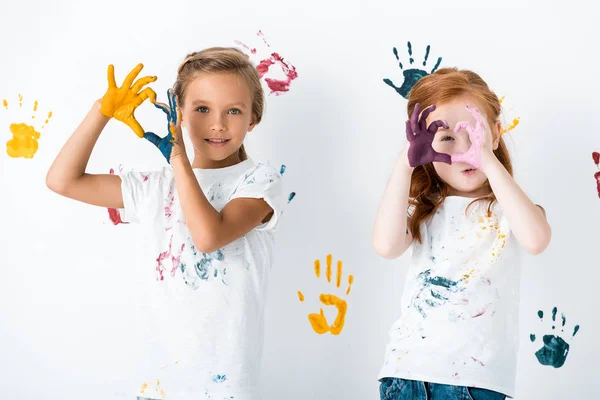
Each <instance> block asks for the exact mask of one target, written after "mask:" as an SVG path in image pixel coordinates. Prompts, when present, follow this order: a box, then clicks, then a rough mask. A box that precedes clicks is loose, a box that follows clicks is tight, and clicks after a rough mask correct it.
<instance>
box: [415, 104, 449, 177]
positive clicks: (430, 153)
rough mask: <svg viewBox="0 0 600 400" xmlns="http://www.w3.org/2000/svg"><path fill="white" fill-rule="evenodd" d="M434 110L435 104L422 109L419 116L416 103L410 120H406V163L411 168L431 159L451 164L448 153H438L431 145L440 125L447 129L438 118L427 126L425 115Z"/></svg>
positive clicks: (419, 108) (418, 105) (418, 108)
mask: <svg viewBox="0 0 600 400" xmlns="http://www.w3.org/2000/svg"><path fill="white" fill-rule="evenodd" d="M434 110H435V104H434V105H432V106H429V107H427V108H426V109H425V110H423V114H422V115H421V118H419V114H420V111H421V105H420V104H419V103H417V104H416V105H415V109H414V110H413V113H412V116H411V117H410V120H408V121H406V139H408V142H409V145H410V147H409V148H408V163H409V165H410V166H411V167H413V168H414V167H418V166H419V165H424V164H427V163H430V162H432V161H436V162H445V163H446V164H452V159H451V157H450V156H449V155H448V154H443V153H438V152H437V151H435V150H434V149H433V147H432V146H431V144H432V143H433V139H434V138H435V133H436V132H437V130H438V129H439V128H440V127H444V128H445V129H448V125H446V123H445V122H443V121H440V120H437V121H433V122H432V123H431V124H430V125H429V128H428V127H427V125H426V123H427V122H426V120H427V117H428V116H429V114H431V112H432V111H434Z"/></svg>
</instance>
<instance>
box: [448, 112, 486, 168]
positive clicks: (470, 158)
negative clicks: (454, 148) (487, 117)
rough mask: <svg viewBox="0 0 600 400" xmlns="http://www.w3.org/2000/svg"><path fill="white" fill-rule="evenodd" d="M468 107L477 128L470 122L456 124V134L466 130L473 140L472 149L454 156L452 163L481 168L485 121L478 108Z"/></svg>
mask: <svg viewBox="0 0 600 400" xmlns="http://www.w3.org/2000/svg"><path fill="white" fill-rule="evenodd" d="M466 107H467V110H469V112H470V113H471V114H472V115H473V117H474V118H475V121H476V124H475V128H473V126H472V125H471V124H470V123H469V122H468V121H462V122H459V123H457V124H456V127H455V128H454V132H458V131H460V130H461V129H466V130H467V133H468V134H469V139H470V140H471V147H470V148H469V150H468V151H467V152H466V153H454V154H452V162H466V163H468V164H471V165H472V166H473V167H475V168H481V148H482V145H483V135H484V134H485V121H484V119H483V117H482V116H481V114H480V113H479V110H477V108H476V107H469V106H466Z"/></svg>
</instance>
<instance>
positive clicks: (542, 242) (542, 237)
mask: <svg viewBox="0 0 600 400" xmlns="http://www.w3.org/2000/svg"><path fill="white" fill-rule="evenodd" d="M550 240H552V230H551V229H550V226H547V228H546V229H545V230H544V232H542V233H540V234H539V235H536V240H534V241H531V243H529V244H528V246H526V247H525V250H526V251H527V252H528V253H530V254H532V255H534V256H537V255H539V254H542V253H543V252H544V251H545V250H546V249H547V248H548V245H549V244H550Z"/></svg>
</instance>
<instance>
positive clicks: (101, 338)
mask: <svg viewBox="0 0 600 400" xmlns="http://www.w3.org/2000/svg"><path fill="white" fill-rule="evenodd" d="M488 4H489V5H488ZM590 4H591V3H590ZM587 7H588V6H586V5H585V3H584V2H583V1H582V0H576V1H570V2H561V3H560V4H552V2H548V1H533V0H530V1H526V0H518V1H517V0H506V1H503V2H494V3H493V4H492V3H491V2H483V3H482V2H480V1H475V0H472V1H448V0H432V1H428V2H413V3H408V2H397V1H396V2H392V1H378V2H375V1H371V2H370V3H369V4H368V5H367V2H366V1H365V2H359V1H352V0H347V1H344V2H342V1H315V0H306V1H302V2H280V1H275V0H272V1H264V2H256V1H241V0H239V1H238V0H232V1H227V2H217V1H210V2H209V1H206V0H205V1H202V0H198V1H170V2H158V1H154V0H152V1H150V0H148V1H144V2H138V3H133V2H127V1H124V0H121V1H113V0H106V1H103V2H95V3H91V2H74V1H73V2H66V1H51V0H50V1H42V0H39V1H20V2H8V1H6V0H2V4H1V7H0V10H2V11H1V12H0V49H1V52H0V55H1V63H0V99H7V100H8V101H9V109H8V110H5V109H4V108H0V135H1V136H0V137H1V138H2V141H3V142H4V141H7V140H8V139H10V132H9V129H8V126H9V124H10V123H12V122H21V121H22V120H24V118H30V115H31V107H32V104H33V101H34V100H38V101H39V110H38V115H39V116H40V117H43V116H45V115H46V113H47V111H49V110H51V111H53V113H54V116H53V117H52V119H51V121H50V123H49V125H48V126H47V127H46V129H45V130H44V131H43V132H42V137H41V139H40V141H39V143H40V148H39V151H38V152H37V154H36V155H35V157H34V158H33V159H29V160H25V159H12V158H9V157H8V155H6V153H5V152H4V150H2V153H1V154H0V193H1V194H2V195H1V196H0V210H2V211H1V212H2V214H1V215H2V218H1V220H0V221H1V222H0V226H1V228H2V229H0V251H1V257H0V274H1V277H0V393H2V395H1V396H0V397H1V398H2V399H36V398H38V396H39V397H42V396H43V398H44V399H80V398H86V399H90V400H92V399H112V398H115V399H132V398H133V397H132V396H131V395H130V394H128V393H125V391H124V388H125V387H126V378H127V374H128V370H129V366H130V362H131V361H130V359H131V357H130V354H129V352H128V348H130V344H131V340H132V339H131V337H130V335H129V328H130V324H131V322H130V314H131V312H132V311H133V307H134V305H133V303H132V296H131V295H130V290H129V287H130V282H131V280H132V279H134V277H133V276H132V273H133V268H132V265H133V262H134V256H135V254H134V253H133V252H132V250H131V241H132V237H133V235H135V229H136V227H135V226H124V225H119V226H113V225H112V224H111V223H110V222H109V220H108V214H107V211H106V210H105V209H101V208H94V207H91V206H87V205H84V204H79V203H76V202H73V201H71V200H68V199H64V198H61V197H59V196H57V195H55V194H53V193H51V192H50V191H49V190H47V189H46V187H45V184H44V178H45V174H46V171H47V169H48V167H49V165H50V163H51V162H52V160H53V158H54V157H55V156H56V154H57V152H58V151H59V149H60V147H61V146H62V145H63V143H64V142H65V141H66V139H67V138H68V136H69V135H70V134H71V132H72V131H73V130H74V129H75V127H76V126H77V125H78V123H79V122H80V120H81V119H82V118H83V116H84V115H85V113H86V112H87V111H88V110H89V108H90V107H91V105H92V103H93V101H94V100H95V99H97V98H99V97H101V96H102V95H103V93H104V91H105V88H106V66H107V65H108V64H109V63H114V64H115V68H116V74H117V81H118V82H121V81H122V80H123V78H124V77H125V75H126V73H127V72H128V71H129V70H130V69H131V68H133V66H135V64H137V63H138V62H143V63H144V64H145V68H144V70H143V71H142V73H143V74H148V75H157V76H158V77H159V80H158V81H157V82H156V83H155V84H153V88H154V89H155V90H156V91H157V93H158V94H159V98H161V99H163V100H164V99H165V96H164V93H165V91H166V89H167V88H168V87H170V85H171V84H172V82H173V80H174V77H175V72H176V67H177V65H178V64H179V62H180V61H181V60H182V59H183V57H184V56H185V54H187V53H188V52H190V51H194V50H199V49H201V48H204V47H209V46H214V45H225V46H228V45H233V44H234V40H242V41H244V42H246V43H248V44H251V45H254V46H256V47H258V48H259V50H260V49H263V47H261V44H262V42H261V40H260V39H259V38H258V37H256V36H255V33H256V32H257V31H258V30H259V29H262V31H263V32H264V33H265V35H266V37H267V39H268V40H269V42H270V44H271V45H272V47H273V50H275V51H278V52H279V53H280V54H281V55H283V56H284V57H285V58H286V59H287V60H289V61H290V62H291V63H292V64H293V65H295V66H296V68H297V71H298V74H299V78H298V79H297V80H296V81H294V82H293V83H292V85H291V90H290V92H289V93H287V94H285V95H282V96H278V97H276V96H269V97H268V99H267V113H266V116H265V119H264V122H263V123H262V124H261V125H260V126H259V128H258V129H256V130H255V131H254V132H253V133H252V134H251V135H250V136H249V138H248V140H247V147H248V150H249V153H250V155H251V156H252V157H253V158H254V159H255V160H260V159H269V160H271V161H272V162H273V163H275V164H278V163H283V164H286V165H287V167H288V169H287V172H286V175H285V181H286V185H287V189H288V190H290V191H292V190H293V191H295V192H297V196H296V199H295V200H294V201H293V202H292V203H291V205H290V207H289V208H288V210H287V211H286V213H285V214H284V220H283V224H282V227H281V230H280V233H279V239H278V248H277V252H276V267H275V268H274V270H273V273H272V275H271V281H270V287H269V300H268V308H267V311H266V316H267V327H266V328H267V330H266V345H265V355H264V369H263V371H264V374H263V380H262V388H263V393H264V394H263V398H264V399H267V400H271V399H273V400H274V399H290V400H296V399H297V400H300V399H317V400H321V399H323V400H324V399H378V382H377V381H376V376H377V373H378V371H379V368H380V366H381V363H382V360H383V351H384V346H385V344H386V342H387V331H388V329H389V328H390V326H391V324H392V323H393V321H394V319H395V317H396V316H397V312H398V310H399V304H398V302H399V299H400V294H401V290H402V287H403V282H404V274H405V271H406V268H407V261H408V260H407V259H406V258H405V257H402V258H400V259H398V260H395V261H386V260H383V259H381V258H379V257H377V256H376V255H375V254H374V252H373V251H372V250H371V245H370V234H371V229H372V224H373V221H374V217H375V213H376V210H377V206H378V203H379V200H380V196H381V194H382V192H383V189H384V186H385V184H386V181H387V178H388V176H389V173H390V171H391V167H392V164H393V162H394V159H395V157H396V155H397V153H398V152H399V151H400V149H401V148H400V147H401V144H402V141H403V136H404V120H405V119H406V111H405V107H406V100H404V99H403V98H401V97H400V96H399V95H398V94H396V93H395V92H394V91H393V90H392V89H391V88H389V87H388V86H386V85H385V84H384V83H383V82H382V79H383V78H391V79H393V80H394V81H395V82H398V83H401V77H402V75H401V71H400V70H399V69H398V67H397V63H396V60H395V58H394V56H393V54H392V47H393V46H397V47H398V50H399V52H400V56H401V57H403V58H402V60H403V62H404V64H405V65H407V64H408V56H407V54H406V42H407V41H409V40H410V41H411V42H412V44H413V50H414V56H415V60H416V62H417V63H418V62H420V61H421V60H422V58H423V55H424V49H425V47H426V45H428V44H430V45H431V54H430V58H429V62H428V67H429V68H431V67H432V66H433V65H434V64H435V60H436V59H437V57H438V56H442V57H443V62H442V66H458V67H462V68H469V69H472V70H474V71H476V72H478V73H480V74H481V75H482V76H483V77H484V79H486V80H487V81H488V83H489V84H490V85H491V87H492V88H494V89H495V90H496V91H497V92H498V93H499V94H501V95H505V96H506V103H505V104H506V105H507V106H508V105H509V104H510V105H511V106H512V107H514V110H512V111H511V113H509V114H510V115H509V116H520V117H521V123H520V124H519V126H518V127H517V128H516V129H515V130H514V131H513V133H512V134H510V135H509V136H508V142H509V144H510V147H511V149H512V150H513V153H512V154H513V157H514V163H515V169H516V178H517V180H518V182H519V183H520V184H521V185H522V187H523V188H524V189H525V191H526V192H527V193H529V194H530V195H531V196H533V198H534V199H535V200H536V201H537V202H538V203H540V204H542V205H544V206H545V208H546V210H547V213H548V218H549V220H550V222H551V225H552V227H553V240H552V243H551V245H550V247H549V248H548V249H547V251H546V252H545V253H544V254H542V255H540V256H537V257H531V256H530V257H527V258H526V259H525V263H524V265H523V271H524V272H523V276H522V298H521V333H520V339H521V343H522V345H521V351H520V357H519V368H518V380H517V398H518V399H519V400H521V399H588V398H595V397H596V396H597V395H596V392H597V388H596V386H597V382H596V381H597V378H598V364H597V363H598V361H597V360H598V359H599V358H600V345H599V344H598V343H599V341H598V339H597V337H598V332H599V329H600V321H599V318H598V312H597V311H598V304H599V303H598V281H599V279H600V272H599V271H600V269H599V267H600V261H598V260H599V259H598V245H599V244H600V243H599V241H598V240H599V234H598V226H599V224H600V199H599V198H598V195H597V193H596V184H595V181H594V178H593V174H594V172H596V171H597V169H596V166H595V165H594V164H593V162H592V158H591V153H592V151H600V134H599V133H600V132H599V131H600V128H599V127H598V125H597V123H596V120H597V118H596V117H597V115H598V112H599V110H600V107H599V105H600V104H599V101H598V99H597V93H598V89H600V79H599V78H598V74H597V71H596V69H597V65H598V61H599V60H598V53H597V43H596V42H595V39H593V38H597V37H600V29H599V28H598V23H597V20H596V18H595V15H596V14H595V13H594V12H593V10H591V9H588V8H587ZM589 7H593V6H591V5H590V6H589ZM18 94H22V95H23V98H24V100H23V110H25V111H24V114H23V116H21V114H20V113H21V112H22V111H23V110H19V108H18V107H17V103H18V100H17V96H18ZM136 116H137V117H138V119H139V120H140V121H141V122H142V123H143V125H144V127H145V128H146V129H148V130H150V129H153V130H155V131H160V132H162V128H163V127H164V125H165V124H164V121H163V115H162V113H160V112H157V111H156V110H155V109H154V108H153V107H152V106H151V105H150V104H149V103H145V104H144V105H143V106H142V107H141V108H140V109H138V111H137V113H136ZM40 117H38V118H40ZM38 127H39V125H38ZM119 164H125V165H126V166H128V167H138V168H140V169H143V168H158V167H160V166H161V165H163V160H162V156H161V155H160V154H159V153H158V152H157V151H156V150H155V149H154V148H152V146H150V145H149V144H148V143H146V142H143V141H141V140H139V139H137V137H135V135H134V134H133V133H132V132H131V131H130V130H129V128H127V127H126V126H125V125H123V124H121V123H118V122H115V121H113V122H111V123H110V124H109V125H108V128H107V129H106V131H105V133H104V134H103V135H102V136H101V138H100V141H99V143H98V145H97V148H96V150H95V153H94V154H93V156H92V159H91V161H90V164H89V170H90V171H92V172H98V173H105V172H107V171H108V169H109V168H117V167H118V165H119ZM328 253H331V254H333V257H334V260H337V259H341V260H343V261H344V263H345V272H347V273H353V274H354V275H355V277H356V280H355V284H354V286H353V290H352V293H351V294H350V295H349V296H348V304H349V306H348V307H349V310H348V315H347V322H346V327H345V328H344V330H343V332H342V334H341V335H339V336H337V337H334V336H331V335H329V334H328V335H317V334H315V333H314V332H313V331H312V329H311V328H310V325H309V323H308V319H307V315H308V314H309V313H311V312H318V307H317V302H316V299H317V298H318V294H319V293H321V292H323V291H326V290H329V289H328V288H326V287H325V286H320V285H323V283H322V282H319V281H318V280H317V279H316V278H315V276H314V273H313V269H312V268H313V267H312V263H313V261H314V260H315V259H317V258H319V259H321V260H324V259H325V256H326V255H327V254H328ZM515 279H516V277H515ZM298 290H302V292H303V293H304V294H305V295H306V297H307V300H306V301H305V302H304V303H300V302H299V301H298V298H297V294H296V293H297V291H298ZM555 305H556V306H558V307H559V312H564V313H565V314H566V316H567V328H568V329H567V330H568V331H567V330H566V331H565V333H564V335H565V339H567V338H570V333H571V331H572V326H573V324H574V323H577V324H579V325H580V326H581V330H580V332H579V334H578V335H577V336H576V337H575V338H574V339H573V340H571V341H570V343H571V352H570V354H569V356H568V358H567V361H566V363H565V365H564V366H563V367H562V368H559V369H554V368H551V367H545V366H542V365H540V364H539V363H538V362H537V360H536V358H535V356H534V353H535V351H536V350H537V348H538V347H536V345H538V344H539V341H540V338H541V336H542V335H543V334H545V333H548V331H545V330H544V329H545V328H546V329H550V327H549V326H547V325H544V324H541V323H540V322H539V320H538V319H537V316H536V312H537V310H538V309H542V310H544V311H545V312H546V315H549V314H550V310H551V309H552V307H554V306H555ZM328 311H329V310H328ZM328 315H329V314H328ZM530 333H536V334H537V336H538V342H536V344H535V345H534V344H532V343H530V342H529V334H530ZM83 393H88V395H86V396H85V397H84V396H83V395H82V394H83Z"/></svg>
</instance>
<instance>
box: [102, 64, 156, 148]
mask: <svg viewBox="0 0 600 400" xmlns="http://www.w3.org/2000/svg"><path fill="white" fill-rule="evenodd" d="M142 68H144V65H143V64H138V65H137V66H136V67H135V68H134V69H133V70H131V72H130V73H129V75H127V77H126V78H125V80H124V81H123V85H122V86H121V87H117V83H116V81H115V67H114V66H113V65H112V64H111V65H109V66H108V89H107V90H106V93H105V94H104V96H103V97H102V106H101V107H100V112H101V113H102V114H103V115H104V116H105V117H107V118H115V119H118V120H119V121H121V122H124V123H125V124H126V125H127V126H129V127H130V128H131V129H133V131H134V132H135V134H136V135H138V136H139V137H140V138H143V137H144V129H143V128H142V126H141V125H140V123H139V122H138V121H137V120H136V119H135V116H134V115H133V113H134V111H135V109H136V108H137V107H138V106H139V105H140V104H142V103H143V102H144V100H146V99H148V98H149V99H150V101H151V102H152V103H155V102H156V93H155V92H154V90H152V89H151V88H149V87H147V88H145V89H144V90H142V88H143V87H144V86H146V85H148V84H149V83H151V82H154V81H156V76H145V77H143V78H140V79H138V80H137V81H136V82H135V83H133V80H134V79H135V78H136V77H137V76H138V74H139V73H140V71H141V70H142ZM140 90H141V92H140Z"/></svg>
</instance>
